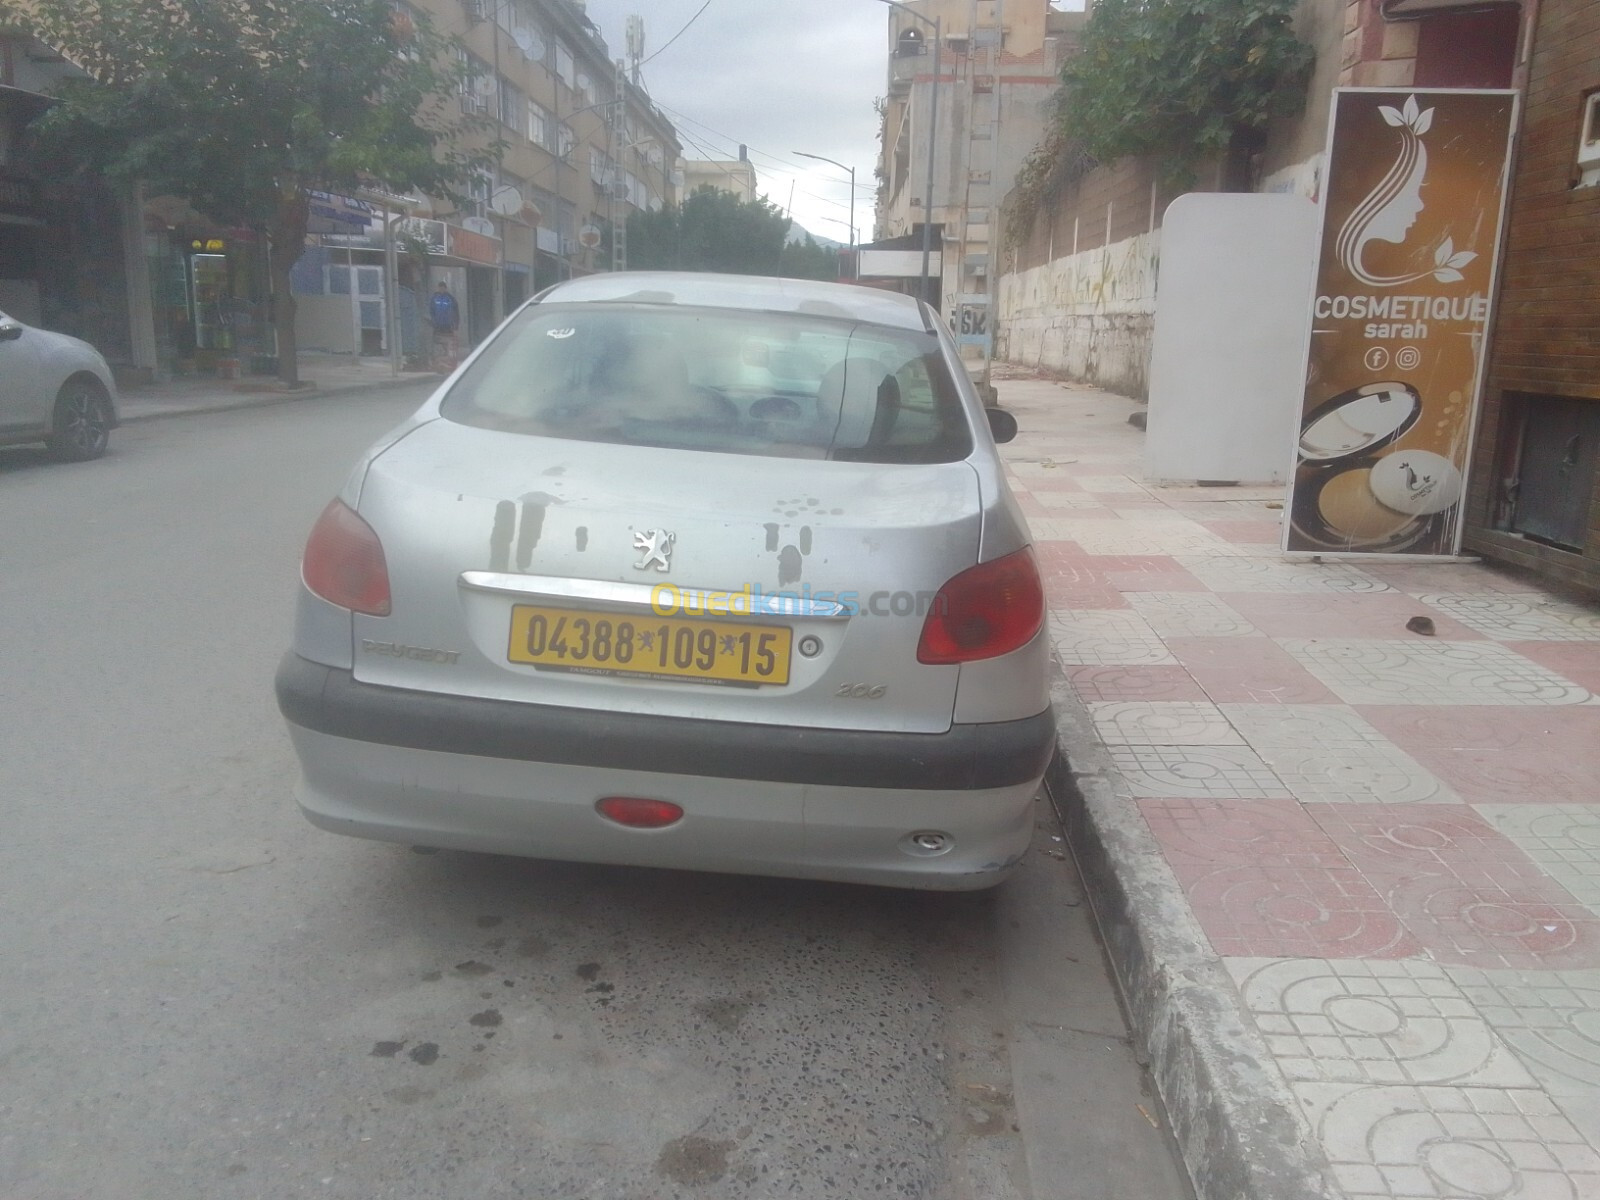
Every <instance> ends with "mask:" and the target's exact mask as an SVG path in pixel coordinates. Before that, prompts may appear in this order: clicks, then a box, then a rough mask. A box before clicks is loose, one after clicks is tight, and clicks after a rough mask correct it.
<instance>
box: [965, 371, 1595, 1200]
mask: <svg viewBox="0 0 1600 1200" xmlns="http://www.w3.org/2000/svg"><path fill="white" fill-rule="evenodd" d="M996 375H997V376H999V377H1000V378H999V379H998V380H997V382H998V386H999V389H1000V402H1001V404H1002V405H1003V406H1004V407H1006V408H1007V409H1009V410H1010V411H1011V412H1012V413H1014V414H1015V415H1016V417H1017V419H1018V421H1019V422H1020V424H1021V428H1022V432H1021V434H1020V436H1019V437H1018V438H1017V439H1016V441H1014V442H1012V443H1011V444H1010V445H1008V446H1004V447H1002V452H1003V453H1004V455H1005V457H1006V459H1007V461H1008V463H1009V466H1010V470H1011V473H1012V478H1013V485H1014V486H1015V487H1016V489H1017V494H1018V497H1019V500H1020V502H1021V504H1022V506H1023V508H1024V510H1025V512H1026V513H1027V515H1028V519H1029V521H1030V522H1031V524H1032V528H1033V533H1034V537H1035V541H1036V551H1037V553H1038V556H1039V563H1040V567H1041V570H1042V571H1043V572H1044V574H1045V582H1046V587H1047V589H1048V594H1049V598H1050V605H1051V616H1050V623H1051V631H1052V640H1053V643H1054V647H1055V652H1056V656H1057V658H1058V660H1059V663H1060V669H1061V672H1062V677H1061V683H1060V685H1059V686H1058V688H1057V706H1058V709H1059V711H1060V715H1061V727H1062V734H1061V737H1062V748H1063V751H1064V754H1065V755H1066V757H1067V759H1068V766H1067V767H1065V768H1063V769H1060V770H1059V771H1058V772H1057V773H1056V774H1055V775H1054V776H1053V777H1052V780H1051V784H1052V787H1051V792H1052V797H1053V799H1054V800H1055V802H1056V803H1057V805H1058V806H1059V807H1060V808H1061V810H1062V812H1063V815H1064V817H1065V818H1066V821H1067V825H1068V829H1069V832H1070V834H1071V837H1070V839H1069V840H1070V841H1071V842H1072V843H1073V849H1074V852H1075V853H1076V855H1077V856H1078V858H1079V861H1080V865H1081V866H1082V869H1083V872H1084V876H1085V879H1086V881H1087V882H1088V885H1089V887H1090V889H1091V894H1092V895H1093V897H1094V901H1095V905H1096V909H1097V913H1098V915H1099V917H1100V919H1101V922H1102V926H1103V929H1104V932H1105V935H1106V940H1107V944H1108V947H1109V949H1110V953H1111V956H1112V959H1113V961H1114V963H1115V966H1116V968H1117V972H1118V975H1119V976H1120V979H1121V982H1122V985H1123V987H1124V990H1125V994H1126V998H1127V1001H1128V1005H1129V1008H1130V1011H1131V1013H1132V1016H1133V1019H1134V1024H1135V1027H1136V1036H1137V1038H1138V1039H1139V1041H1140V1042H1141V1044H1142V1045H1141V1048H1142V1049H1143V1050H1144V1051H1145V1052H1146V1053H1147V1054H1148V1055H1149V1058H1150V1066H1151V1070H1152V1072H1153V1073H1154V1075H1155V1078H1156V1080H1157V1083H1158V1085H1159V1087H1160V1088H1161V1091H1162V1095H1163V1099H1164V1101H1165V1103H1166V1106H1167V1110H1168V1113H1169V1116H1170V1119H1171V1120H1172V1123H1173V1126H1174V1134H1175V1136H1176V1138H1177V1140H1178V1142H1179V1145H1180V1147H1181V1148H1182V1151H1183V1154H1184V1156H1185V1158H1186V1160H1187V1162H1188V1165H1189V1168H1190V1171H1191V1174H1192V1176H1193V1177H1194V1179H1195V1182H1196V1186H1197V1190H1198V1194H1199V1196H1200V1197H1201V1200H1220V1198H1222V1197H1228V1198H1229V1200H1232V1198H1234V1197H1245V1198H1248V1200H1299V1198H1300V1197H1324V1196H1327V1197H1340V1198H1341V1200H1477V1198H1479V1197H1485V1198H1487V1197H1494V1198H1495V1200H1597V1198H1600V696H1597V695H1596V693H1600V606H1591V605H1586V604H1584V603H1582V602H1573V601H1570V600H1565V599H1559V598H1556V597H1553V596H1550V595H1547V594H1545V593H1543V592H1542V591H1541V590H1540V589H1539V588H1538V587H1537V586H1536V585H1533V584H1530V583H1529V582H1527V581H1526V580H1524V579H1522V578H1519V577H1515V576H1512V575H1509V574H1505V573H1502V572H1499V571H1497V570H1494V569H1491V568H1490V567H1488V566H1479V565H1457V564H1412V565H1407V564H1405V563H1401V562H1396V563H1393V564H1389V563H1377V562H1372V561H1370V560H1367V561H1364V562H1360V563H1340V562H1333V561H1328V562H1322V563H1312V562H1309V561H1305V560H1289V559H1286V558H1284V557H1283V556H1282V555H1281V554H1279V552H1278V550H1277V546H1278V537H1279V522H1280V520H1281V518H1282V515H1283V514H1282V509H1281V506H1280V502H1281V499H1282V489H1281V488H1271V489H1266V488H1244V487H1236V488H1190V487H1163V488H1156V487H1146V486H1145V485H1144V484H1143V483H1141V482H1140V479H1141V471H1140V458H1141V455H1142V451H1143V434H1142V433H1140V432H1139V431H1138V430H1136V429H1134V428H1133V427H1131V426H1129V425H1128V424H1127V423H1126V422H1127V417H1128V415H1129V413H1130V412H1132V411H1134V410H1135V407H1136V406H1135V405H1134V404H1133V403H1132V402H1131V401H1128V400H1126V399H1123V398H1121V397H1118V396H1113V395H1109V394H1107V393H1105V392H1099V391H1096V390H1093V389H1090V388H1086V387H1078V386H1073V385H1064V384H1059V383H1055V382H1051V381H1046V380H1041V379H1034V378H1031V377H1028V376H1027V375H1026V374H1025V373H1024V372H1022V371H1020V370H1018V369H1014V368H1010V369H997V371H996ZM1005 376H1011V377H1010V378H1006V377H1005ZM1417 616H1426V617H1428V618H1429V619H1431V621H1432V623H1433V628H1434V635H1433V636H1423V635H1420V634H1418V633H1414V632H1410V631H1408V629H1407V622H1408V621H1409V620H1410V619H1411V618H1413V617H1417Z"/></svg>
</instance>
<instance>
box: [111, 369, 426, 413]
mask: <svg viewBox="0 0 1600 1200" xmlns="http://www.w3.org/2000/svg"><path fill="white" fill-rule="evenodd" d="M445 379H446V376H444V375H429V376H426V377H425V378H417V377H412V378H410V379H406V378H404V377H402V378H400V379H382V380H374V381H372V382H371V383H353V384H351V385H350V386H349V387H335V388H318V389H313V390H311V391H305V392H259V393H251V392H246V393H240V395H239V398H238V399H237V400H223V401H206V402H203V403H200V404H196V405H194V406H192V407H185V408H172V409H166V410H164V411H162V412H146V413H128V412H123V413H121V414H120V417H121V424H123V425H136V424H138V423H140V422H142V421H160V420H164V419H165V418H167V417H191V416H200V415H202V414H205V413H221V412H235V411H237V410H239V409H247V408H274V407H276V406H278V405H283V404H299V403H300V402H301V401H304V400H327V399H330V398H332V397H335V396H359V395H362V394H364V393H367V392H378V391H383V390H385V389H387V388H406V387H419V386H426V387H428V388H429V389H432V388H436V387H438V386H439V385H440V384H441V383H443V382H444V380H445ZM130 399H133V400H134V401H135V402H136V403H137V397H129V396H128V395H127V394H126V393H124V394H123V396H122V397H121V400H122V404H123V405H126V404H127V403H128V401H129V400H130Z"/></svg>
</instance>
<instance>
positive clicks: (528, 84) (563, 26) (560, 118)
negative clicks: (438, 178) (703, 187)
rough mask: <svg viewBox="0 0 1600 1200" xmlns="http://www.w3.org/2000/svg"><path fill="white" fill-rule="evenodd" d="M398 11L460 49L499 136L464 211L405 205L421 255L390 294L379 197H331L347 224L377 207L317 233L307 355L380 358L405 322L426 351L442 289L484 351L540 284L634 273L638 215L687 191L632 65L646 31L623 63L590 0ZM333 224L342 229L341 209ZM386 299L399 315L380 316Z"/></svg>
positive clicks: (424, 200) (310, 262)
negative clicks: (427, 318) (586, 1)
mask: <svg viewBox="0 0 1600 1200" xmlns="http://www.w3.org/2000/svg"><path fill="white" fill-rule="evenodd" d="M394 7H395V19H396V21H397V22H399V23H400V24H401V26H402V28H403V27H404V25H405V23H407V22H415V21H419V20H421V19H422V18H423V17H424V15H425V16H426V17H427V19H429V20H430V21H431V22H432V23H433V25H434V26H435V28H437V29H439V30H441V31H442V32H444V33H447V34H452V35H454V36H456V37H457V38H459V39H460V40H461V43H462V47H463V48H462V50H461V53H462V55H463V57H464V62H463V65H464V67H465V68H466V72H467V81H466V82H464V83H463V85H462V87H461V93H460V96H459V98H458V99H459V103H460V105H461V108H462V110H463V112H465V113H469V114H473V115H478V116H482V117H484V118H487V119H488V122H489V129H488V130H487V131H486V132H485V133H483V134H481V135H477V136H476V137H475V139H472V140H476V142H477V146H476V147H474V148H477V149H483V148H489V147H491V146H493V144H494V143H495V142H498V143H499V148H498V151H497V153H496V155H495V164H494V168H493V170H492V171H490V172H488V173H486V174H483V175H481V176H479V177H478V178H476V179H474V180H473V181H472V184H471V186H470V189H469V191H470V196H469V199H468V202H467V203H466V204H465V205H464V206H459V207H458V206H456V205H454V204H451V203H450V202H448V201H445V200H441V199H439V198H436V197H418V198H414V199H415V202H414V203H408V204H405V205H404V210H405V218H404V219H403V220H400V221H398V222H397V225H396V228H397V230H398V231H399V232H400V234H401V236H402V240H403V242H404V243H405V245H406V246H407V247H408V248H409V249H410V250H411V251H412V253H410V254H407V255H406V256H404V258H403V259H402V262H401V265H400V268H399V270H398V272H397V276H398V278H397V280H396V285H395V286H394V287H393V288H386V287H385V286H384V274H383V271H384V267H383V258H382V250H383V235H382V210H383V204H382V199H383V198H382V197H378V198H375V199H374V198H362V197H354V198H336V200H337V203H335V205H334V206H333V207H334V209H335V210H339V209H342V211H344V212H347V213H353V214H354V215H353V217H352V221H354V220H355V219H359V216H360V215H361V212H362V207H363V206H365V208H366V209H367V210H369V211H368V212H367V213H366V214H365V215H366V218H367V219H366V221H365V224H364V226H363V227H362V228H359V229H344V228H327V227H318V228H321V233H320V234H319V236H318V237H317V238H316V239H315V240H316V242H317V244H316V245H314V246H312V247H311V248H310V249H309V250H308V253H307V256H306V258H305V259H303V260H302V261H301V264H300V265H299V267H298V268H297V270H296V276H295V280H296V282H295V291H296V296H297V300H298V301H299V310H300V312H299V316H298V318H297V324H298V325H299V326H300V328H301V329H302V330H303V331H304V333H305V335H306V336H309V337H311V338H312V339H313V340H312V341H311V342H307V343H304V344H306V345H308V346H312V345H321V346H323V347H324V348H327V349H333V350H352V349H353V350H356V351H357V352H365V353H373V352H375V351H376V350H377V349H378V348H380V347H382V348H385V349H386V348H387V340H386V333H385V332H384V331H386V330H388V329H390V328H395V329H397V332H398V336H399V338H400V340H401V342H402V345H403V348H404V349H405V351H406V352H407V353H408V354H409V353H413V352H414V351H415V350H417V349H420V348H421V344H422V343H423V342H425V339H424V338H423V337H422V336H421V331H420V326H421V321H420V313H419V311H418V306H419V297H421V296H423V295H425V294H426V293H427V292H428V291H430V290H432V288H433V287H434V285H436V284H437V283H438V282H439V281H443V282H445V283H446V284H448V285H449V286H450V288H451V291H452V292H453V293H454V294H455V296H456V298H457V301H458V303H459V304H460V306H461V309H462V315H463V327H462V328H463V333H464V335H465V337H466V339H467V341H468V342H469V344H470V343H471V342H476V341H477V340H479V339H481V338H482V337H483V336H485V335H486V334H487V333H488V332H489V330H491V329H492V328H493V327H494V325H495V324H496V323H497V322H498V321H499V319H500V317H501V316H502V315H503V314H504V313H505V312H508V311H509V310H510V309H511V308H512V307H514V306H515V305H516V304H518V303H520V302H521V301H522V300H523V299H525V298H526V297H527V296H529V295H531V294H532V293H533V292H535V291H537V290H538V289H540V288H542V287H546V286H548V285H549V284H551V283H554V282H556V281H557V280H560V279H565V278H570V277H571V276H573V275H581V274H587V273H590V272H593V271H606V270H613V269H617V268H620V267H624V266H626V264H627V246H626V226H627V219H628V215H629V214H630V213H632V212H635V211H653V210H655V209H658V208H660V207H662V206H663V205H665V204H670V203H673V202H674V201H675V199H676V197H677V195H678V193H679V188H680V179H681V176H680V175H679V158H680V156H681V153H682V148H681V146H680V144H679V141H678V138H677V134H676V131H675V130H674V128H673V125H672V123H671V121H669V120H668V119H667V118H666V117H665V116H664V115H663V114H662V113H661V111H660V110H659V109H657V108H656V107H655V105H654V104H653V103H652V102H651V101H650V98H649V97H648V96H647V95H646V94H645V92H644V90H643V88H641V87H640V86H639V85H638V83H637V82H636V81H635V79H634V78H633V73H632V68H631V66H630V62H631V61H636V60H637V58H638V52H637V51H638V48H640V47H642V44H643V37H642V27H638V28H636V29H633V30H630V31H628V32H627V34H626V43H625V49H624V52H623V53H622V54H621V55H617V54H614V53H613V51H612V49H611V47H610V46H609V44H608V43H607V41H606V39H605V37H604V35H603V34H602V32H601V30H600V29H599V27H598V26H597V25H596V24H595V23H594V22H593V21H592V20H591V19H590V18H589V16H588V14H587V12H586V11H585V8H584V5H583V4H582V3H581V0H416V2H415V3H411V2H408V0H395V6H394ZM635 20H637V19H635ZM630 48H631V49H630ZM352 202H354V208H352ZM399 203H400V202H399V200H398V199H397V200H396V204H397V205H398V204H399ZM396 211H398V208H397V209H396ZM324 215H325V216H326V217H327V219H329V220H333V221H335V222H336V221H337V217H338V212H337V211H333V212H329V213H327V214H324ZM421 247H425V248H426V251H427V253H426V256H425V259H422V260H420V261H419V256H418V254H417V253H416V251H417V250H418V249H419V248H421ZM391 290H392V291H393V292H394V293H395V295H394V302H395V303H396V304H397V305H399V307H400V312H399V313H398V316H399V318H400V319H399V320H397V321H391V320H390V316H389V314H388V313H387V312H385V311H384V309H383V305H384V303H385V302H386V301H387V297H388V293H389V292H390V291H391ZM347 314H348V315H347Z"/></svg>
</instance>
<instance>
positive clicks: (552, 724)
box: [276, 651, 1056, 791]
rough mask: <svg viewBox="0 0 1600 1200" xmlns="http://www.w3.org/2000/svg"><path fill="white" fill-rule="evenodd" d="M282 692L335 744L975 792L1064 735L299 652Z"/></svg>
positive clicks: (1022, 777)
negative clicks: (708, 705)
mask: <svg viewBox="0 0 1600 1200" xmlns="http://www.w3.org/2000/svg"><path fill="white" fill-rule="evenodd" d="M276 685H277V693H278V708H279V709H280V710H281V711H282V713H283V715H284V718H285V719H286V720H288V721H290V722H291V723H293V724H295V725H298V726H300V727H301V728H303V729H309V730H312V731H314V732H316V733H323V734H328V735H330V736H333V737H341V738H349V739H352V740H355V741H362V742H373V743H377V744H380V745H389V746H404V747H407V748H410V749H415V750H437V751H440V752H442V753H447V754H469V755H476V756H479V757H484V758H502V759H511V760H517V761H523V762H546V763H561V764H566V765H570V766H602V767H612V768H617V769H620V770H638V771H656V772H664V773H669V774H674V775H699V776H706V777H710V778H716V779H750V780H759V781H766V782H774V783H800V784H816V785H825V786H836V787H869V788H870V787H877V788H896V789H901V788H928V789H937V790H941V791H948V790H972V791H978V790H984V789H992V788H1002V787H1011V786H1014V785H1017V784H1022V783H1029V782H1031V781H1035V780H1037V779H1038V778H1039V777H1040V776H1041V775H1042V774H1043V773H1044V769H1045V767H1046V766H1047V765H1048V764H1049V761H1050V757H1051V755H1052V753H1053V752H1054V750H1055V739H1056V724H1055V714H1054V711H1053V710H1051V709H1049V708H1046V709H1045V710H1044V711H1043V712H1041V713H1038V714H1036V715H1034V716H1031V717H1025V718H1023V719H1021V720H1017V721H1002V722H996V723H992V724H982V725H953V726H951V728H950V729H949V730H948V731H947V732H945V733H933V734H927V733H882V732H870V731H866V732H858V731H855V730H839V729H792V728H788V727H784V726H776V725H755V724H745V723H736V722H731V721H699V720H690V719H686V718H682V717H662V716H644V715H639V714H635V713H610V712H598V711H595V710H593V709H576V708H562V707H557V706H554V705H540V704H518V703H515V702H512V701H506V700H489V699H482V698H479V697H473V696H450V695H442V694H438V693H432V692H414V691H408V690H405V689H402V688H390V687H378V686H375V685H372V684H366V683H360V682H358V681H357V680H356V679H355V677H354V675H353V673H352V672H350V671H348V670H344V669H341V668H337V667H329V666H324V665H323V664H321V663H314V662H311V661H309V660H307V659H304V658H301V657H300V656H299V655H297V654H295V653H293V652H292V651H291V652H290V653H288V654H286V655H285V656H284V658H283V661H282V663H281V664H280V665H279V667H278V674H277V680H276Z"/></svg>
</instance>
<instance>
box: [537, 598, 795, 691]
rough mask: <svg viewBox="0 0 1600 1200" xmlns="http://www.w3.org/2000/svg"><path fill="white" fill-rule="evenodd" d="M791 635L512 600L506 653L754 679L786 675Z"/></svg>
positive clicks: (610, 668) (548, 661) (544, 663)
mask: <svg viewBox="0 0 1600 1200" xmlns="http://www.w3.org/2000/svg"><path fill="white" fill-rule="evenodd" d="M791 637H792V635H791V633H790V631H789V630H788V629H785V628H783V627H782V626H775V625H741V624H736V623H734V622H731V621H694V620H688V619H686V618H683V617H659V616H656V615H655V614H654V613H649V614H642V615H640V616H624V615H621V614H618V613H602V612H592V611H585V610H583V609H576V608H548V607H546V606H544V605H542V604H518V605H516V606H515V607H514V608H512V610H511V645H510V649H509V651H508V652H507V656H508V657H509V658H510V659H511V661H512V662H515V663H529V664H531V665H532V666H536V667H545V668H553V669H556V670H565V671H578V672H582V673H583V674H586V675H642V676H650V677H655V678H667V679H695V680H700V681H702V682H705V683H724V684H730V683H731V684H743V685H745V686H761V685H763V684H783V683H788V682H789V643H790V640H791Z"/></svg>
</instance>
